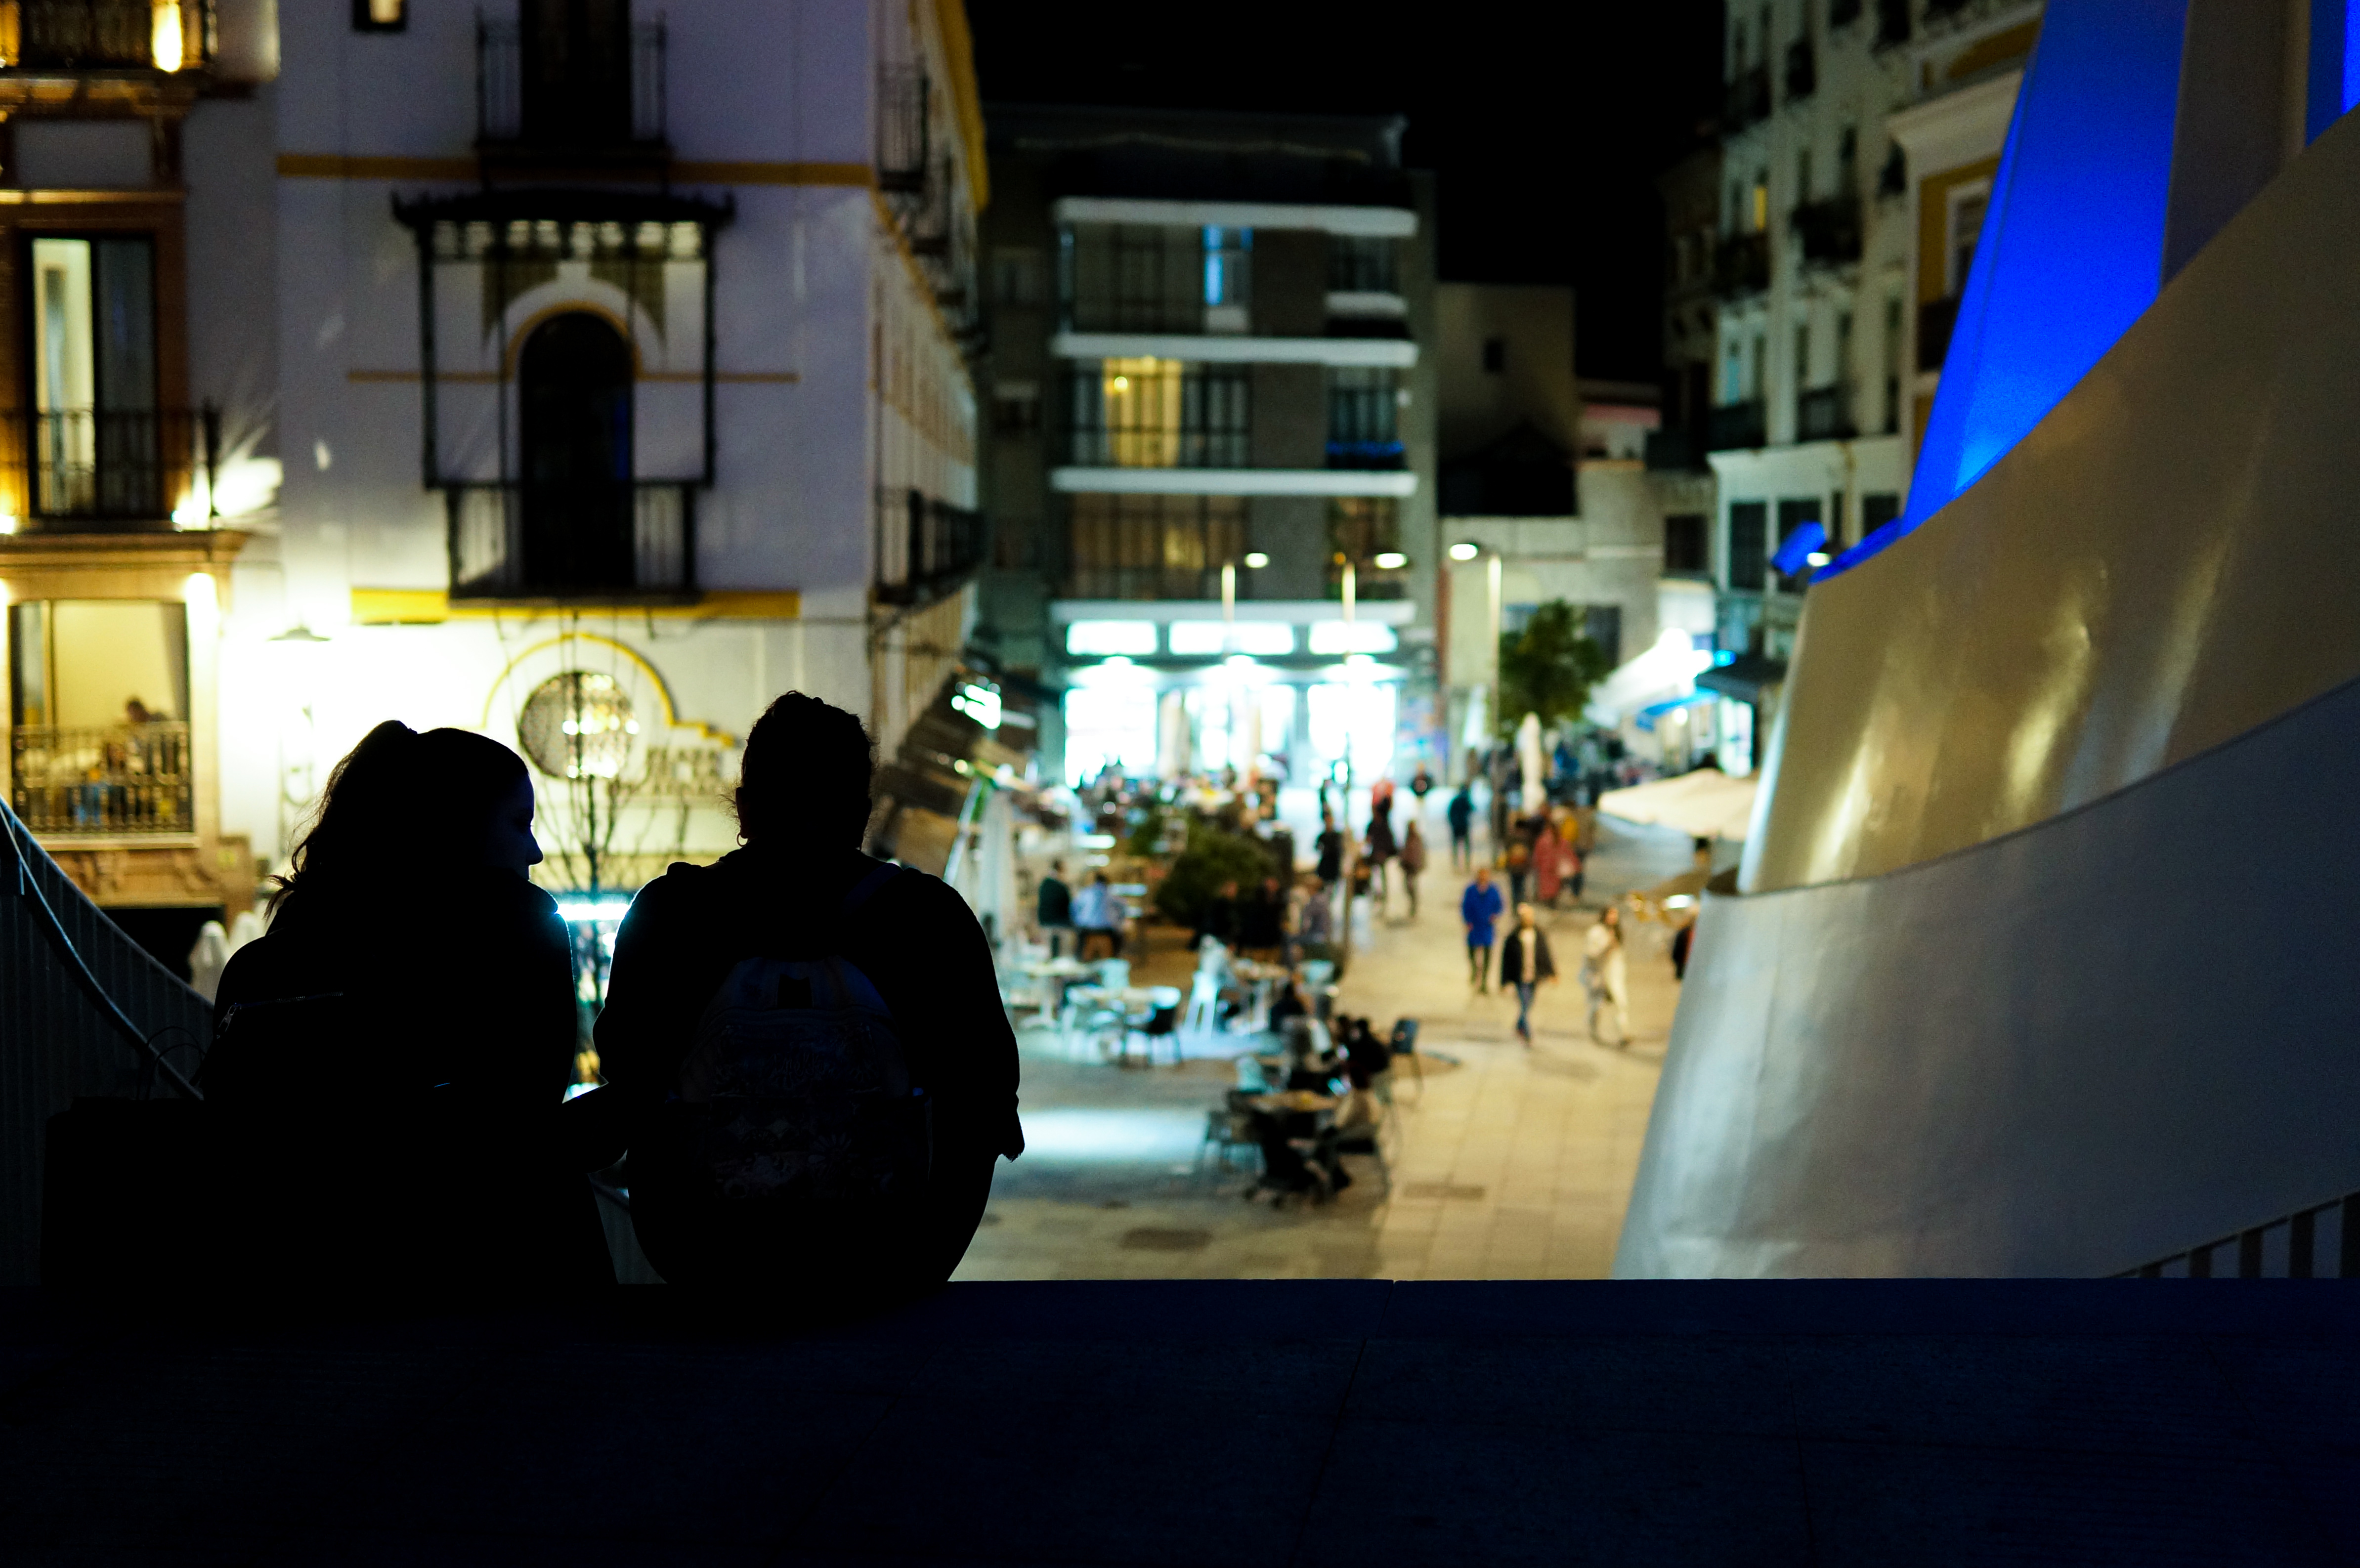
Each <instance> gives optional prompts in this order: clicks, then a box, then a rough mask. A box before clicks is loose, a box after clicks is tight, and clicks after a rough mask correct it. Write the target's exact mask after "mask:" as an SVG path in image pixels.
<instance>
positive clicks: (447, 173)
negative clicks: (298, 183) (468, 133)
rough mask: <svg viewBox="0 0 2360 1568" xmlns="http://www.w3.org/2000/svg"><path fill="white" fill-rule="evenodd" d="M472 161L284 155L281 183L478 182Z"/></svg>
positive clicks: (479, 170)
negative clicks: (355, 181) (306, 181)
mask: <svg viewBox="0 0 2360 1568" xmlns="http://www.w3.org/2000/svg"><path fill="white" fill-rule="evenodd" d="M482 173H483V169H482V167H481V166H480V165H478V164H477V163H476V161H475V159H474V158H372V157H366V156H358V155H347V154H344V153H333V152H282V153H280V154H279V178H280V179H282V180H475V179H476V178H478V177H480V176H481V174H482Z"/></svg>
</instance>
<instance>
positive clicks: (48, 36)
mask: <svg viewBox="0 0 2360 1568" xmlns="http://www.w3.org/2000/svg"><path fill="white" fill-rule="evenodd" d="M173 19H174V18H173V14H172V13H170V12H164V13H162V14H160V15H159V14H158V7H157V6H156V5H153V4H151V3H150V0H0V63H5V65H7V66H8V67H10V68H13V69H15V70H18V71H187V70H191V69H192V68H195V67H200V66H204V65H209V64H211V63H212V62H213V53H214V50H215V48H216V46H217V42H218V38H217V35H216V32H215V29H214V23H213V0H180V9H179V13H178V21H179V26H178V27H177V28H176V27H173V25H172V23H173ZM176 50H177V52H175V51H176Z"/></svg>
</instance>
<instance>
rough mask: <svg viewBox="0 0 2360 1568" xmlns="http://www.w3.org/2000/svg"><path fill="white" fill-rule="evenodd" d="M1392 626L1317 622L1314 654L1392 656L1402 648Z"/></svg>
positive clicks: (1312, 646) (1314, 631)
mask: <svg viewBox="0 0 2360 1568" xmlns="http://www.w3.org/2000/svg"><path fill="white" fill-rule="evenodd" d="M1400 643H1401V639H1400V638H1399V637H1396V636H1394V634H1393V627H1391V626H1385V625H1383V624H1382V623H1381V622H1377V621H1314V622H1312V623H1311V651H1312V652H1314V653H1319V654H1328V655H1341V654H1347V653H1391V652H1393V649H1394V648H1397V647H1399V646H1400Z"/></svg>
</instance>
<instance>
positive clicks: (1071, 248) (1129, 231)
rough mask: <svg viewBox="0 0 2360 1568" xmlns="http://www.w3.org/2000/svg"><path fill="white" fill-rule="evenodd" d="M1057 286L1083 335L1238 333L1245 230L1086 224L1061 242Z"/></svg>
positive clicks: (1246, 300)
mask: <svg viewBox="0 0 2360 1568" xmlns="http://www.w3.org/2000/svg"><path fill="white" fill-rule="evenodd" d="M1063 262H1064V265H1063V267H1062V268H1061V276H1060V278H1059V285H1060V287H1061V288H1062V289H1064V290H1065V299H1064V303H1065V310H1066V315H1067V319H1068V320H1069V321H1070V322H1071V323H1072V325H1073V327H1074V329H1075V330H1076V331H1077V332H1245V331H1247V330H1248V328H1249V326H1250V324H1251V310H1250V306H1251V301H1252V295H1253V231H1251V229H1229V228H1181V227H1174V226H1157V225H1149V224H1142V223H1088V224H1083V225H1080V226H1078V227H1076V228H1074V229H1072V230H1070V231H1068V233H1067V234H1066V235H1065V239H1064V241H1063Z"/></svg>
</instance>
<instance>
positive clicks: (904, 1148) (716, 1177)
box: [597, 692, 1024, 1311]
mask: <svg viewBox="0 0 2360 1568" xmlns="http://www.w3.org/2000/svg"><path fill="white" fill-rule="evenodd" d="M870 768H871V760H870V754H869V736H868V735H867V733H866V732H865V731H864V730H863V729H862V728H861V726H860V721H859V720H858V719H857V718H855V717H853V715H851V714H850V713H846V712H844V711H843V710H842V709H840V708H834V707H830V706H829V705H828V704H826V703H825V702H820V701H819V700H817V699H816V698H813V697H807V696H804V695H803V694H802V693H800V692H789V693H788V694H787V695H785V696H783V697H781V698H780V699H779V700H778V701H777V702H774V703H772V704H771V705H770V711H769V712H768V713H764V714H763V715H762V717H761V719H760V721H759V723H757V724H755V726H754V730H753V733H752V734H751V735H748V737H747V740H746V756H745V763H744V768H743V772H742V775H741V779H740V782H739V785H738V788H737V822H738V827H739V831H740V833H741V834H742V836H743V838H744V839H745V847H744V848H742V849H739V850H737V852H735V853H734V854H731V855H725V856H723V857H722V859H721V860H720V862H719V863H718V864H716V865H714V866H686V865H678V866H673V867H672V869H671V871H669V872H668V873H667V874H666V875H664V876H663V877H661V878H659V879H658V880H656V881H654V882H652V883H650V884H649V885H648V886H647V887H645V888H643V889H641V890H640V893H639V898H637V899H636V900H634V901H633V903H632V905H631V912H630V914H629V915H628V918H626V919H625V920H624V921H623V926H622V930H621V932H620V933H619V935H618V937H617V944H616V951H615V963H614V968H613V971H612V974H611V975H610V978H609V981H608V987H607V997H606V1012H605V1013H604V1014H603V1015H602V1016H601V1018H599V1020H598V1029H597V1039H598V1054H599V1058H600V1061H601V1062H602V1063H603V1065H604V1068H605V1071H606V1078H607V1082H608V1085H609V1088H608V1090H607V1091H605V1092H608V1093H612V1092H617V1091H619V1092H620V1093H622V1094H625V1095H626V1096H628V1099H629V1101H630V1103H631V1105H633V1107H634V1116H633V1119H634V1127H635V1130H634V1133H633V1136H632V1140H631V1153H630V1159H629V1161H628V1165H627V1167H626V1171H627V1174H628V1181H629V1184H630V1191H631V1209H632V1217H633V1220H634V1222H635V1224H636V1225H637V1228H638V1231H639V1243H640V1246H641V1247H643V1248H644V1249H645V1251H646V1252H647V1255H648V1259H649V1261H650V1262H651V1263H652V1264H654V1266H655V1268H656V1269H657V1271H658V1272H659V1273H661V1274H662V1275H663V1276H664V1278H665V1279H668V1280H670V1281H672V1283H674V1284H681V1285H705V1286H720V1287H726V1288H730V1289H732V1290H738V1291H740V1292H743V1293H744V1295H745V1298H746V1301H747V1304H749V1305H759V1306H764V1307H771V1308H776V1309H779V1310H783V1311H792V1310H795V1309H801V1308H820V1309H830V1308H836V1307H841V1306H844V1305H847V1304H853V1305H858V1304H863V1303H866V1302H869V1301H880V1300H885V1299H890V1298H892V1297H895V1296H901V1295H907V1294H911V1293H914V1292H915V1291H918V1290H925V1289H928V1288H931V1287H932V1286H934V1285H937V1284H940V1283H941V1282H942V1281H943V1280H945V1279H947V1278H948V1277H949V1275H950V1272H951V1270H952V1269H955V1268H956V1267H957V1264H958V1260H959V1258H960V1257H961V1255H962V1254H964V1253H965V1251H966V1250H967V1243H968V1242H969V1241H970V1240H972V1239H973V1238H974V1235H975V1229H976V1226H977V1225H978V1223H979V1222H980V1221H981V1218H982V1215H983V1206H984V1203H985V1201H986V1199H987V1198H989V1195H990V1191H991V1171H992V1162H993V1161H994V1160H996V1159H997V1158H998V1157H1000V1156H1001V1155H1003V1154H1004V1155H1006V1156H1007V1157H1009V1158H1010V1159H1011V1160H1012V1159H1014V1158H1015V1157H1016V1156H1017V1155H1018V1154H1020V1153H1022V1151H1023V1148H1024V1138H1023V1133H1022V1129H1021V1128H1020V1127H1019V1126H1018V1124H1017V1119H1016V1084H1017V1065H1016V1039H1015V1035H1014V1033H1013V1032H1012V1031H1011V1029H1010V1028H1009V1024H1008V1015H1007V1011H1006V1009H1005V1008H1004V1007H1003V1006H1002V1004H1001V1001H1000V987H999V981H998V978H997V975H996V974H995V972H994V970H993V967H992V958H991V948H990V944H989V942H988V941H987V939H986V938H985V936H984V934H983V931H982V929H981V928H980V927H979V926H978V924H977V923H976V920H975V916H974V915H973V913H972V912H970V911H969V910H968V909H967V904H966V902H965V901H964V900H963V899H961V898H959V896H958V895H957V894H956V893H955V892H953V891H952V890H951V889H950V887H947V886H946V885H945V884H944V883H943V882H941V881H938V880H937V879H935V878H934V877H928V876H925V875H923V874H922V873H920V872H916V871H912V870H909V869H907V868H904V867H898V866H891V865H889V864H886V863H884V862H880V861H877V860H872V859H870V858H869V856H868V855H863V854H862V853H861V852H860V842H861V837H862V834H863V833H865V832H866V831H867V828H868V823H869V776H870Z"/></svg>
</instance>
